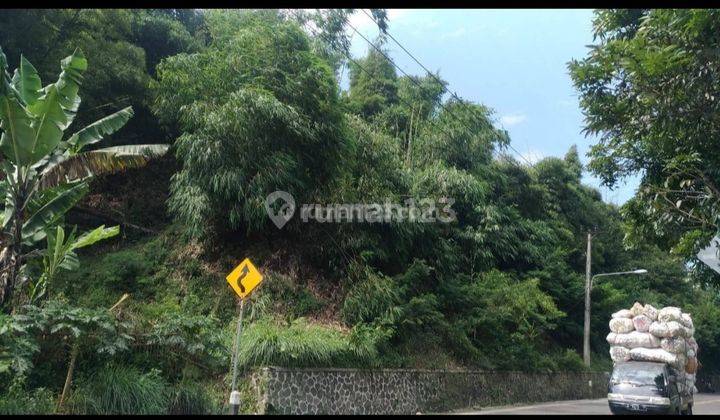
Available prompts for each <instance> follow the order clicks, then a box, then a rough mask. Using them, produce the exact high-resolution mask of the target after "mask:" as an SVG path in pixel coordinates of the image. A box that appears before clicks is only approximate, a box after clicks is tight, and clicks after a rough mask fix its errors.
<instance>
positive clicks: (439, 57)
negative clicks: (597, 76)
mask: <svg viewBox="0 0 720 420" xmlns="http://www.w3.org/2000/svg"><path fill="white" fill-rule="evenodd" d="M592 16H593V13H592V10H590V9H579V10H571V9H564V10H541V9H535V10H520V9H512V10H511V9H505V10H493V9H470V10H462V9H447V10H438V9H434V10H423V9H388V18H389V19H388V21H389V28H388V32H389V33H390V34H391V35H392V36H393V37H395V39H397V40H398V41H399V42H400V43H401V44H402V45H403V46H404V47H405V49H407V50H408V51H409V52H410V53H412V54H413V55H414V56H415V57H416V58H417V59H418V60H419V61H420V62H421V63H422V64H423V65H424V66H425V67H427V68H428V69H429V70H431V71H438V70H439V72H440V76H441V77H442V78H443V79H444V80H446V81H447V82H448V83H449V89H450V90H451V91H454V92H456V93H457V95H458V96H460V97H462V98H465V99H468V100H472V101H474V102H479V103H482V104H484V105H486V106H488V107H490V108H492V109H494V110H495V115H494V117H495V120H496V124H497V125H498V126H499V127H502V128H505V129H506V130H508V132H509V133H510V137H511V139H512V143H511V144H512V146H513V147H514V148H515V149H516V150H517V151H518V152H519V153H520V154H522V156H523V157H524V158H525V159H527V160H528V161H530V162H536V161H538V160H539V159H542V158H543V157H548V156H557V157H562V156H564V155H565V153H566V152H567V151H568V149H569V148H570V147H571V146H572V145H573V144H576V145H577V147H578V152H579V153H580V158H581V160H582V161H583V162H584V163H586V162H587V160H588V159H587V157H586V156H585V154H586V152H587V151H588V149H589V147H590V145H591V144H592V143H593V141H594V139H593V138H592V137H586V136H585V135H584V134H583V133H582V128H583V115H582V112H581V111H580V108H579V106H578V95H577V92H576V91H575V89H574V88H573V86H572V81H571V79H570V76H569V74H568V71H567V62H568V61H570V60H571V59H573V58H576V59H580V58H583V57H584V56H585V55H586V53H587V45H590V44H592V43H593V39H592ZM350 23H351V25H352V26H354V27H355V28H357V29H358V30H359V31H360V32H361V33H362V34H363V35H365V37H366V38H368V39H369V40H371V41H374V40H375V37H376V36H377V34H378V29H377V26H376V25H375V23H374V22H373V21H372V20H370V18H369V17H367V16H366V15H365V14H364V13H362V11H360V10H358V11H356V12H355V14H354V15H353V16H352V17H351V18H350ZM349 33H350V34H352V35H353V37H352V47H351V53H352V55H353V56H354V57H363V56H364V55H365V54H366V53H367V51H368V49H369V48H372V47H371V46H370V45H369V44H368V43H367V42H366V41H365V40H363V39H362V37H360V36H358V35H357V34H354V33H353V31H352V30H351V29H350V30H349ZM385 47H386V48H387V49H388V51H389V55H390V57H391V58H392V59H393V61H395V63H396V64H397V65H398V66H399V67H400V68H402V69H403V70H404V71H405V72H406V73H408V74H415V75H424V74H425V71H424V70H423V69H422V67H420V66H419V65H418V64H417V63H415V61H413V60H412V58H410V57H409V56H408V55H407V54H405V53H404V52H403V51H402V50H401V49H400V47H398V46H397V44H395V43H394V42H393V41H392V40H388V41H387V43H386V45H385ZM398 73H399V74H400V72H398ZM509 152H510V153H512V154H514V155H515V156H516V158H517V159H519V160H522V158H521V157H519V156H518V155H517V154H516V153H515V152H513V151H512V150H509ZM583 182H585V183H586V184H588V185H591V186H593V187H596V188H598V189H599V190H600V192H601V193H602V197H603V200H604V201H606V202H608V203H614V204H618V205H621V204H623V203H624V202H625V201H627V200H628V199H629V198H631V197H632V196H633V195H634V193H635V189H636V187H637V185H638V182H639V178H637V177H636V178H633V179H630V180H628V181H627V182H626V183H625V184H624V185H623V184H622V183H621V185H619V186H618V187H615V189H614V190H610V189H608V188H604V187H601V186H600V182H599V180H598V179H596V178H594V177H592V176H590V174H587V173H585V174H584V175H583Z"/></svg>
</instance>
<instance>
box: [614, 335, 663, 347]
mask: <svg viewBox="0 0 720 420" xmlns="http://www.w3.org/2000/svg"><path fill="white" fill-rule="evenodd" d="M615 345H616V346H623V347H627V348H629V349H634V348H637V347H644V348H648V349H653V348H658V347H660V339H659V338H657V337H655V336H654V335H652V334H650V333H642V332H639V331H632V332H630V333H627V334H618V335H616V336H615Z"/></svg>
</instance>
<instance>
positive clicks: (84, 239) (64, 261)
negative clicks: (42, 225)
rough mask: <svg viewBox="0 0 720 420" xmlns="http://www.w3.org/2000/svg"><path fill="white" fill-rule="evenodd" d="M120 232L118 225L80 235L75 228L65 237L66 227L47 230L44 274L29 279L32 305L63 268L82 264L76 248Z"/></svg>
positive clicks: (69, 268) (73, 267)
mask: <svg viewBox="0 0 720 420" xmlns="http://www.w3.org/2000/svg"><path fill="white" fill-rule="evenodd" d="M118 233H120V229H119V228H118V227H117V226H113V227H110V228H106V227H105V225H102V226H99V227H97V228H95V229H93V230H91V231H89V232H85V233H84V234H82V235H80V236H79V237H76V236H75V229H73V230H72V231H71V232H70V235H68V237H67V240H66V239H65V229H64V228H63V227H62V226H56V227H55V229H50V230H48V232H47V249H46V250H45V254H44V255H43V257H42V274H40V275H39V276H38V277H37V280H35V281H33V280H32V279H29V280H28V300H29V301H30V302H29V303H30V304H31V305H33V304H35V303H37V301H39V300H40V299H42V298H43V297H44V296H45V293H46V292H47V285H48V283H50V282H51V281H52V280H53V279H54V278H55V275H56V274H57V273H58V271H60V270H61V269H64V270H75V269H77V268H78V267H79V266H80V261H79V260H78V256H77V254H76V253H75V250H76V249H79V248H83V247H86V246H90V245H92V244H94V243H95V242H98V241H102V240H103V239H107V238H112V237H113V236H115V235H117V234H118Z"/></svg>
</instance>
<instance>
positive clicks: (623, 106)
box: [570, 9, 720, 282]
mask: <svg viewBox="0 0 720 420" xmlns="http://www.w3.org/2000/svg"><path fill="white" fill-rule="evenodd" d="M594 26H595V36H596V39H597V41H599V42H598V45H596V46H594V47H593V48H592V49H591V50H590V52H589V54H588V56H587V57H586V58H585V59H583V60H580V61H573V62H571V63H570V70H571V75H572V77H573V81H574V83H575V85H576V87H577V88H578V90H579V91H580V95H581V102H580V105H581V106H582V108H583V110H584V111H585V116H586V121H587V125H586V130H587V131H588V132H589V133H591V134H597V135H598V142H597V144H595V145H594V146H593V148H592V150H591V152H590V155H591V158H592V161H591V163H590V169H591V170H592V171H593V172H595V173H596V174H598V175H599V176H600V177H601V178H602V179H603V181H604V182H605V183H606V184H607V185H610V186H612V185H615V184H616V183H617V181H618V179H621V178H623V177H626V176H629V175H634V174H641V175H642V182H641V186H640V188H639V191H638V194H637V196H636V197H635V198H634V199H633V200H631V201H630V202H629V203H628V204H627V205H626V206H625V211H624V214H625V216H626V219H627V220H628V221H630V222H631V223H629V225H628V227H629V229H628V230H629V233H630V234H631V235H630V239H633V240H635V241H643V240H653V241H655V242H656V243H658V244H660V246H661V247H663V248H664V249H672V250H673V251H674V252H675V253H677V254H679V255H681V256H683V257H686V258H688V259H689V260H691V261H692V262H696V261H693V257H694V255H695V253H697V251H698V249H699V248H704V247H705V246H707V244H708V243H709V239H710V238H711V237H712V236H713V235H715V234H716V233H717V232H718V231H720V154H718V153H717V144H716V142H715V141H714V140H713V139H715V138H717V136H718V132H719V130H720V125H718V121H717V119H716V118H714V115H716V114H717V113H718V111H719V110H720V108H719V105H718V94H720V92H719V91H718V83H717V80H716V79H715V74H717V72H718V69H720V60H718V57H717V54H715V53H714V52H713V51H715V50H717V48H718V46H719V43H720V38H719V37H718V35H717V34H718V29H720V11H718V10H716V9H708V10H698V9H660V10H606V11H601V12H598V13H597V15H596V18H595V22H594ZM697 268H698V269H699V270H700V271H701V272H702V271H706V272H705V273H702V274H705V277H706V278H708V279H711V280H713V281H714V282H717V281H718V275H717V274H715V273H712V272H709V270H707V269H705V268H704V266H703V265H702V264H699V265H697Z"/></svg>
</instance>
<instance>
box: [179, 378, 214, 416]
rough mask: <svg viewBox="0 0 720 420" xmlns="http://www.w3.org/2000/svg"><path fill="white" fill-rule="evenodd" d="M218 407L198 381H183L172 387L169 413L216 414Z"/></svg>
mask: <svg viewBox="0 0 720 420" xmlns="http://www.w3.org/2000/svg"><path fill="white" fill-rule="evenodd" d="M216 412H217V407H215V405H214V404H213V402H212V399H211V398H210V395H208V393H207V391H206V390H205V388H204V387H203V386H202V385H201V384H198V383H193V382H181V383H178V384H175V385H173V386H172V387H171V396H170V405H169V408H168V414H214V413H216Z"/></svg>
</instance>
